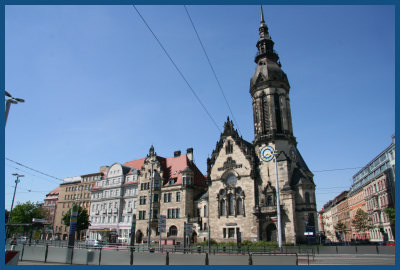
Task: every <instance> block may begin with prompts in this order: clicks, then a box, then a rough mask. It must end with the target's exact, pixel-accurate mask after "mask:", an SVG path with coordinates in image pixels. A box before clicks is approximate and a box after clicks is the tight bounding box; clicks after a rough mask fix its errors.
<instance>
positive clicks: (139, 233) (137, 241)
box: [136, 230, 143, 244]
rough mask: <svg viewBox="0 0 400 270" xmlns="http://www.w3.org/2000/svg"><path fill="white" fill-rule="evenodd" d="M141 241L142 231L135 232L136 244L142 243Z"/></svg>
mask: <svg viewBox="0 0 400 270" xmlns="http://www.w3.org/2000/svg"><path fill="white" fill-rule="evenodd" d="M142 239H143V233H142V231H140V230H139V231H137V232H136V243H137V244H140V243H142Z"/></svg>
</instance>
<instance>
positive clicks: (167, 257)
mask: <svg viewBox="0 0 400 270" xmlns="http://www.w3.org/2000/svg"><path fill="white" fill-rule="evenodd" d="M165 265H169V252H168V251H167V256H166V257H165Z"/></svg>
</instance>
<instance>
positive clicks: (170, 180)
mask: <svg viewBox="0 0 400 270" xmlns="http://www.w3.org/2000/svg"><path fill="white" fill-rule="evenodd" d="M168 182H169V184H170V185H173V184H175V183H176V178H171V179H169V181H168Z"/></svg>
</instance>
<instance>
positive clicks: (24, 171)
mask: <svg viewBox="0 0 400 270" xmlns="http://www.w3.org/2000/svg"><path fill="white" fill-rule="evenodd" d="M5 165H6V166H8V167H10V168H13V169H15V170H18V171H21V172H23V173H27V174H29V175H32V176H33V177H35V178H38V179H40V180H45V181H46V182H49V183H52V184H54V183H59V182H56V181H55V180H51V179H47V178H43V177H40V176H37V175H36V174H33V173H31V172H29V171H26V170H22V169H21V168H18V167H16V166H14V165H9V164H5Z"/></svg>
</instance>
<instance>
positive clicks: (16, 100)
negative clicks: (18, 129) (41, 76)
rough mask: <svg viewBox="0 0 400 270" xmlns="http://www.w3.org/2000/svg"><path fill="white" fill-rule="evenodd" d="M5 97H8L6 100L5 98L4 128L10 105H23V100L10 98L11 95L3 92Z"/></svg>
mask: <svg viewBox="0 0 400 270" xmlns="http://www.w3.org/2000/svg"><path fill="white" fill-rule="evenodd" d="M5 95H6V96H7V97H8V98H6V115H5V118H6V123H5V126H6V125H7V118H8V113H9V111H10V107H11V104H17V103H18V102H20V103H23V102H25V100H23V99H22V98H15V97H13V96H11V94H10V93H8V92H7V91H5Z"/></svg>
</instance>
